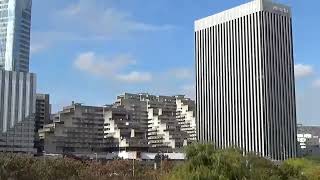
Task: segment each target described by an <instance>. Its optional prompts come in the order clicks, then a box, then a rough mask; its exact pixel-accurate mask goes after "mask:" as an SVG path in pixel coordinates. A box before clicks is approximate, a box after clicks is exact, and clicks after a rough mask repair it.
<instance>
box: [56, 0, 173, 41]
mask: <svg viewBox="0 0 320 180" xmlns="http://www.w3.org/2000/svg"><path fill="white" fill-rule="evenodd" d="M59 14H60V15H61V16H60V18H59V20H60V21H61V17H64V18H63V19H62V21H65V22H69V23H70V22H71V23H72V28H78V29H81V31H86V34H87V35H90V36H92V35H94V36H98V37H103V38H105V39H109V38H115V37H122V36H124V35H128V34H131V33H134V32H146V31H166V30H171V29H173V28H174V26H172V25H168V24H164V25H154V24H149V23H144V22H140V21H138V20H135V19H134V18H133V16H132V15H131V14H130V13H127V12H124V11H121V10H119V9H115V8H112V7H110V6H108V7H104V6H101V4H98V1H96V0H79V1H78V2H77V3H75V4H71V5H70V6H69V7H67V8H65V9H64V10H62V11H61V12H60V13H59ZM67 24H68V23H66V25H67Z"/></svg>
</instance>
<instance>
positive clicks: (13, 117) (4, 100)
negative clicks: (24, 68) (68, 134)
mask: <svg viewBox="0 0 320 180" xmlns="http://www.w3.org/2000/svg"><path fill="white" fill-rule="evenodd" d="M35 96H36V76H35V74H31V73H24V72H14V71H4V70H0V151H2V152H24V153H34V152H35V149H34V136H35V123H34V122H35V121H34V118H35V117H34V116H35Z"/></svg>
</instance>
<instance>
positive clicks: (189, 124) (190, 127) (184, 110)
mask: <svg viewBox="0 0 320 180" xmlns="http://www.w3.org/2000/svg"><path fill="white" fill-rule="evenodd" d="M176 105H177V114H176V117H177V120H178V122H179V125H180V126H181V131H185V132H187V133H188V140H189V141H196V140H197V132H196V128H197V124H196V111H195V105H196V104H195V102H194V101H193V100H191V99H189V98H185V97H184V96H176Z"/></svg>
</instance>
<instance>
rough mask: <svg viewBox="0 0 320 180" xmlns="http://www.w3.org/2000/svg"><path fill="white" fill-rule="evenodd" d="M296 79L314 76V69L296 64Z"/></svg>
mask: <svg viewBox="0 0 320 180" xmlns="http://www.w3.org/2000/svg"><path fill="white" fill-rule="evenodd" d="M294 71H295V76H296V78H305V77H309V76H311V75H313V74H314V70H313V67H312V66H311V65H306V64H296V65H295V66H294Z"/></svg>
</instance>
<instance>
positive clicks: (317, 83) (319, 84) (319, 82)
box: [312, 79, 320, 88]
mask: <svg viewBox="0 0 320 180" xmlns="http://www.w3.org/2000/svg"><path fill="white" fill-rule="evenodd" d="M312 85H313V87H315V88H320V79H317V80H315V81H313V83H312Z"/></svg>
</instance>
